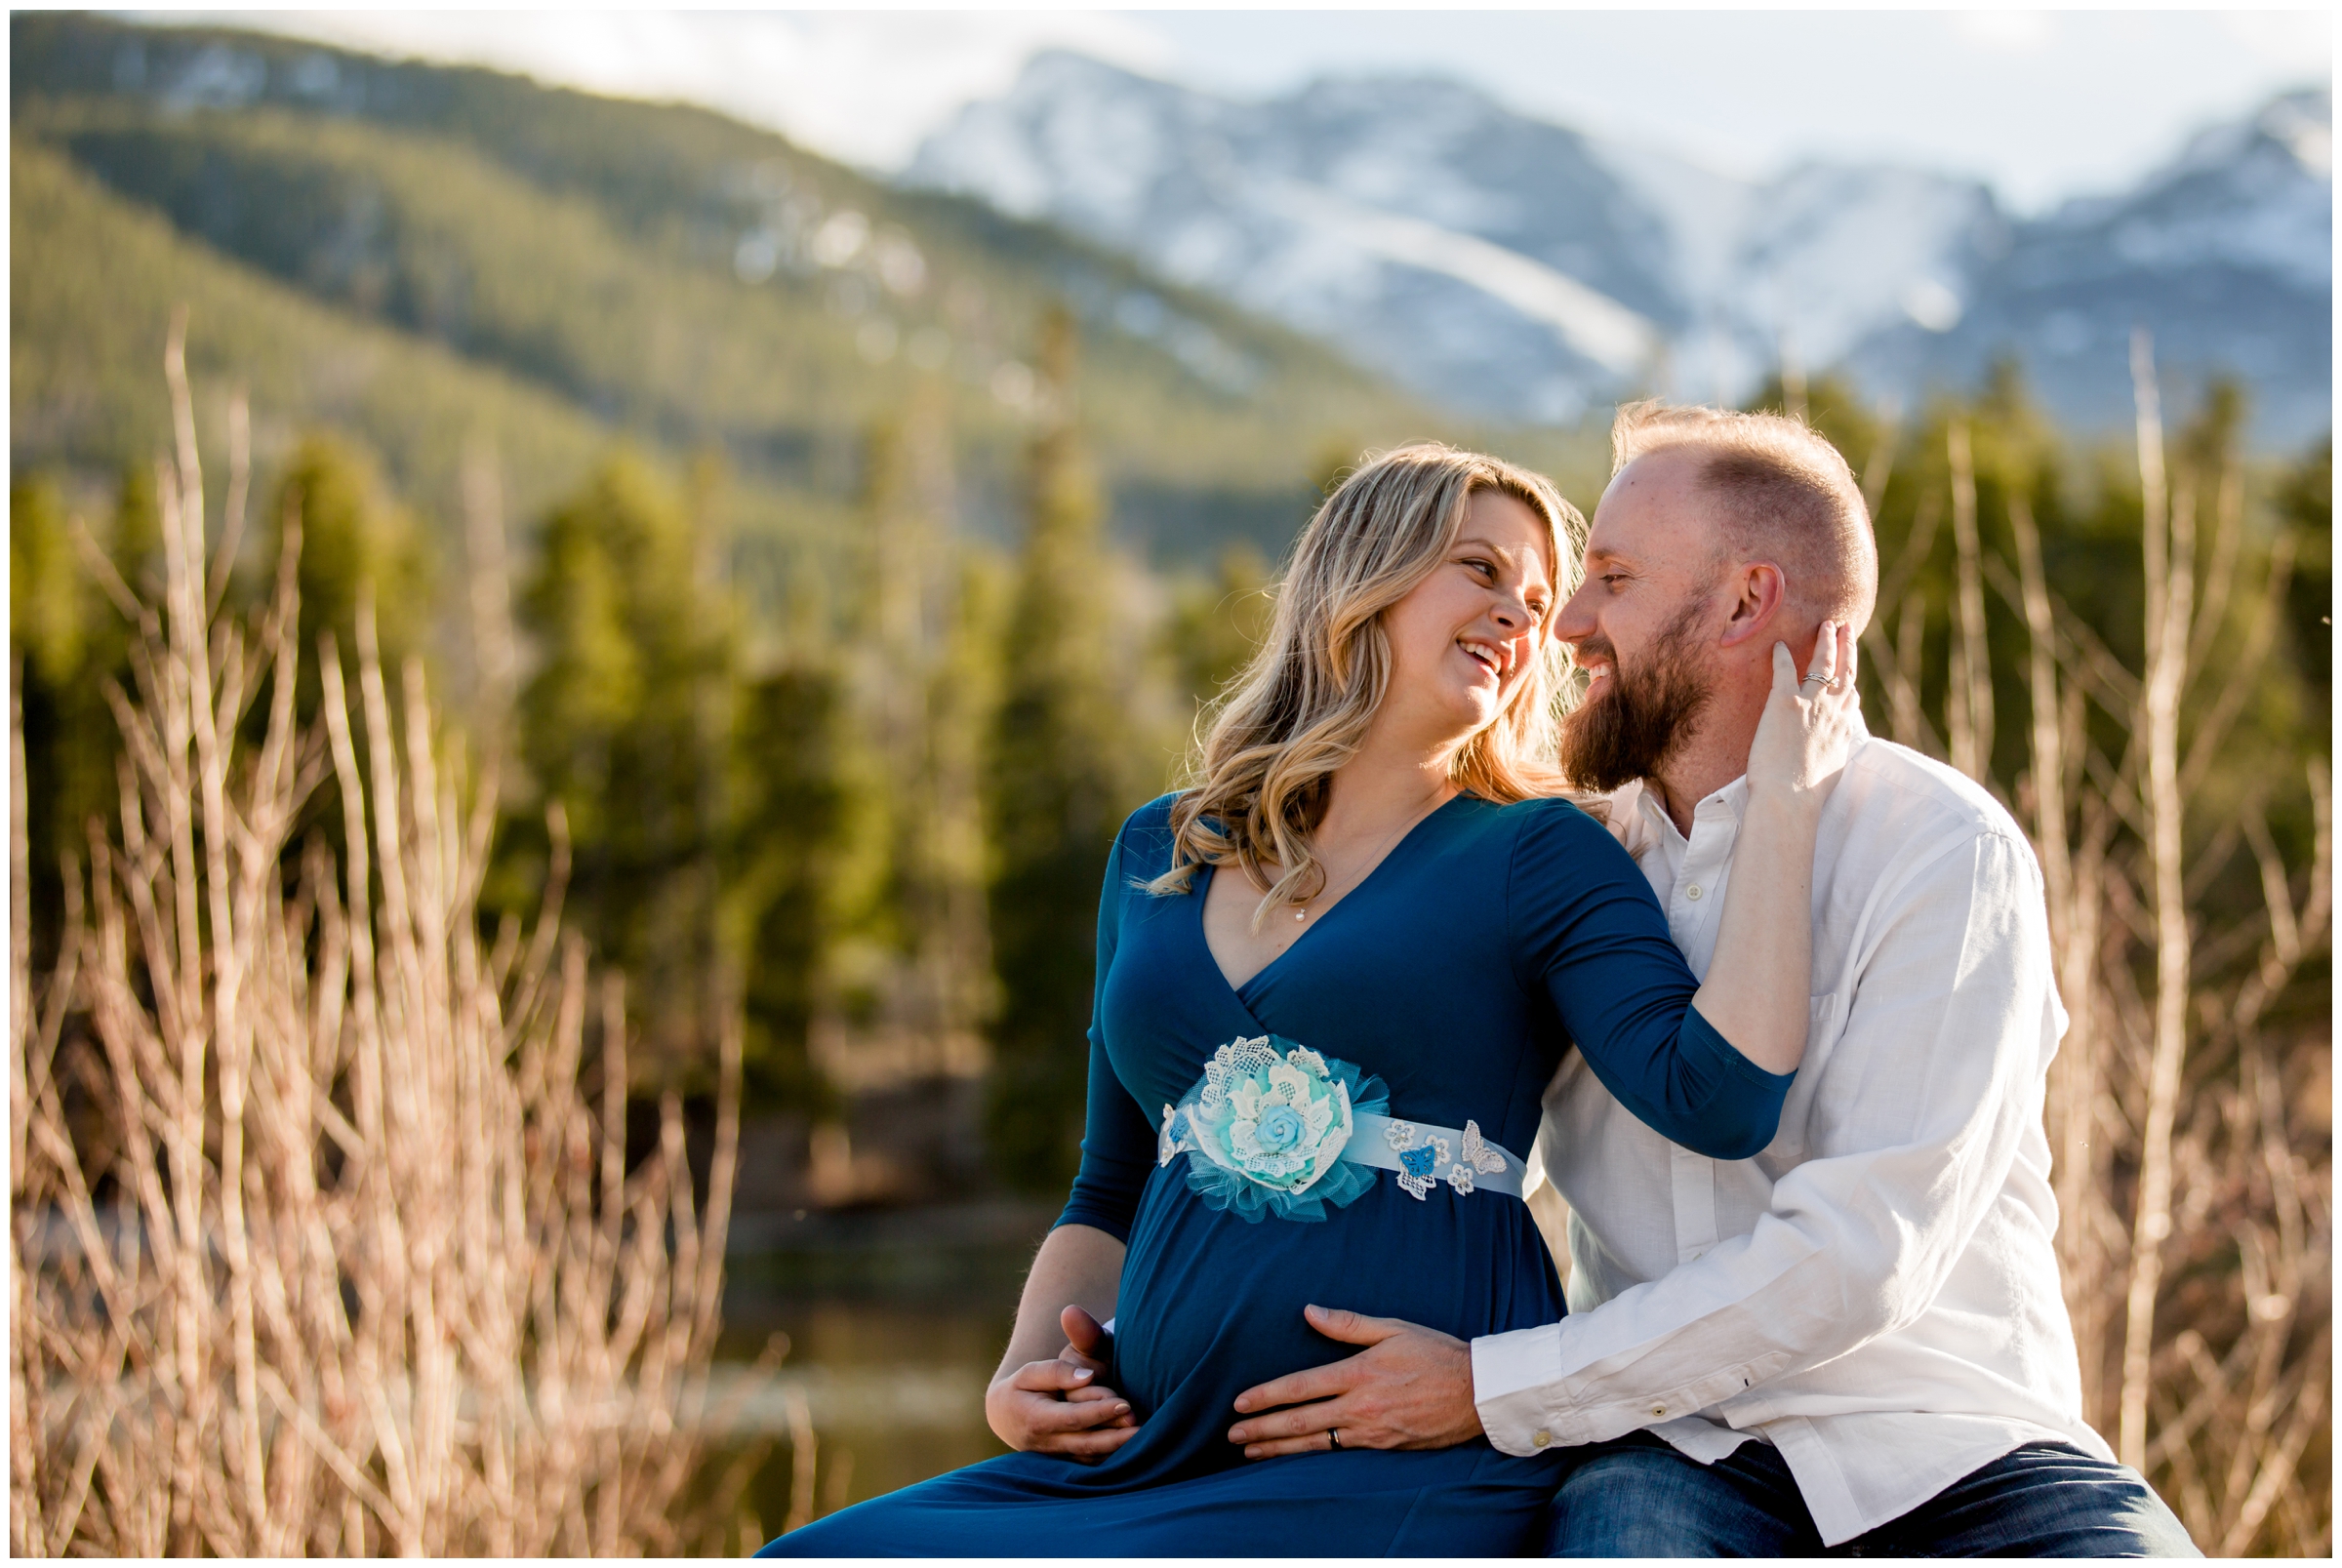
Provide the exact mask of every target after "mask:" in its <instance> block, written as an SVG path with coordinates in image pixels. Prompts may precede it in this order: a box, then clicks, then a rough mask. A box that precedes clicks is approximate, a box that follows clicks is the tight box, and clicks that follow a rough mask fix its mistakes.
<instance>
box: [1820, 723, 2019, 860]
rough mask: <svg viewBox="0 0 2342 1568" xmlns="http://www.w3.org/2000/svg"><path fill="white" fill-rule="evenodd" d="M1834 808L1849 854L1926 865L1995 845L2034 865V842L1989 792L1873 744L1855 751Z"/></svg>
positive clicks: (1886, 744)
mask: <svg viewBox="0 0 2342 1568" xmlns="http://www.w3.org/2000/svg"><path fill="white" fill-rule="evenodd" d="M1838 800H1839V801H1840V802H1842V806H1841V808H1840V809H1841V810H1842V811H1843V814H1844V815H1843V817H1842V819H1841V821H1842V824H1843V832H1844V838H1845V842H1846V843H1847V844H1848V845H1849V846H1851V845H1853V844H1857V843H1860V844H1864V845H1866V846H1877V847H1878V848H1879V849H1880V850H1882V851H1886V852H1888V853H1890V854H1892V855H1893V856H1894V857H1895V858H1898V859H1900V858H1904V857H1908V856H1912V855H1923V856H1926V857H1928V858H1933V857H1934V856H1935V855H1939V854H1943V853H1946V852H1948V851H1950V850H1953V849H1955V848H1957V847H1958V846H1959V845H1961V844H1965V843H1968V842H1971V841H1973V840H1975V839H1978V838H1995V839H2001V840H2005V841H2006V842H2007V843H2009V844H2010V845H2012V846H2014V847H2015V848H2017V849H2019V850H2021V851H2022V852H2023V854H2024V856H2025V858H2026V859H2027V860H2028V861H2031V860H2032V858H2033V841H2032V840H2031V839H2030V838H2029V837H2028V836H2027V835H2026V832H2025V829H2024V828H2022V827H2020V826H2019V825H2017V820H2016V819H2015V818H2014V817H2012V816H2010V815H2009V812H2008V808H2007V807H2006V806H2004V805H2002V804H2001V803H2000V802H1999V800H1998V799H1996V798H1994V796H1993V793H1992V791H1990V790H1988V789H1986V788H1985V787H1984V786H1983V785H1982V784H1978V783H1977V782H1976V781H1975V780H1973V779H1971V778H1969V777H1968V776H1967V775H1966V774H1964V773H1961V772H1960V771H1959V770H1958V768H1955V767H1953V766H1952V765H1951V764H1949V763H1946V762H1939V761H1937V760H1936V759H1935V758H1933V757H1931V756H1928V755H1926V754H1925V753H1924V752H1920V751H1915V750H1913V749H1912V748H1911V747H1910V746H1907V745H1899V744H1896V743H1894V742H1892V741H1881V740H1878V738H1876V737H1872V738H1870V739H1868V740H1866V741H1864V742H1863V744H1861V745H1860V746H1859V747H1857V748H1856V749H1855V752H1854V754H1853V756H1852V757H1850V758H1849V759H1848V760H1847V763H1846V772H1845V776H1844V778H1843V779H1841V780H1840V781H1839V783H1838ZM1834 804H1837V802H1834Z"/></svg>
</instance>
